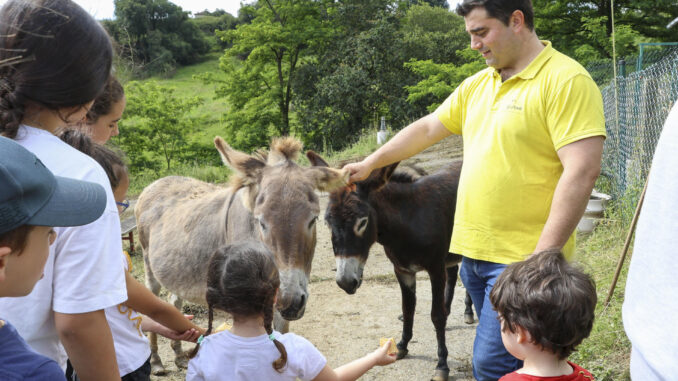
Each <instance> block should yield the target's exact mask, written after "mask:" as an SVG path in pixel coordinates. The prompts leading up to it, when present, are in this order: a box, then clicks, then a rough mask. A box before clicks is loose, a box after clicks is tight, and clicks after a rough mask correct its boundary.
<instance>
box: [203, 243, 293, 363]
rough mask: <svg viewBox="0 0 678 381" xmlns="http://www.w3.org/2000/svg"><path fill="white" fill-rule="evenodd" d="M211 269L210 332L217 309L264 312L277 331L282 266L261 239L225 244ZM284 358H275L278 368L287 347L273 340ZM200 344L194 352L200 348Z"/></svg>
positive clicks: (268, 325) (267, 322)
mask: <svg viewBox="0 0 678 381" xmlns="http://www.w3.org/2000/svg"><path fill="white" fill-rule="evenodd" d="M208 268H209V270H208V273H207V294H206V297H207V305H208V306H209V312H208V316H209V319H208V326H207V333H206V335H209V334H210V333H211V332H212V317H213V309H214V308H217V309H220V310H222V311H225V312H228V313H229V314H231V315H235V316H254V315H263V317H264V328H265V329H266V332H267V333H268V334H269V335H270V334H272V333H273V328H272V322H273V301H274V299H275V294H276V290H277V289H278V287H280V276H279V274H278V268H277V266H276V265H275V262H274V261H273V254H271V252H270V251H269V250H268V248H266V246H264V244H262V243H261V242H255V241H246V242H242V243H237V244H233V245H227V246H222V247H221V248H219V249H217V251H216V252H215V253H214V254H213V255H212V258H211V259H210V262H209V266H208ZM273 343H274V344H275V346H276V348H278V351H280V358H278V359H277V360H276V361H274V362H273V368H274V369H275V370H277V371H278V372H281V371H282V369H283V368H284V367H285V365H286V364H287V351H286V350H285V346H284V345H283V344H282V343H281V342H279V341H278V340H273ZM199 347H200V344H198V345H197V346H196V348H195V350H194V351H193V353H192V354H191V357H193V356H195V355H196V354H197V352H198V349H199Z"/></svg>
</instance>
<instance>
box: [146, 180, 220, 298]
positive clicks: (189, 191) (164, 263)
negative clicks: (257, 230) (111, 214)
mask: <svg viewBox="0 0 678 381" xmlns="http://www.w3.org/2000/svg"><path fill="white" fill-rule="evenodd" d="M232 194H233V192H232V191H231V190H230V189H227V188H222V187H219V186H215V185H212V184H209V183H205V182H203V181H199V180H196V179H192V178H188V177H178V176H170V177H165V178H162V179H160V180H157V181H155V182H154V183H153V184H151V185H149V186H148V187H146V189H144V191H143V192H142V193H141V196H139V200H138V202H137V205H136V207H135V215H136V219H137V228H138V231H139V241H140V243H141V247H142V250H143V255H144V264H145V266H146V281H147V283H148V286H149V287H150V288H151V289H152V290H153V291H155V289H159V287H160V286H161V285H162V286H163V287H165V288H166V289H167V290H169V291H170V292H172V293H173V294H175V295H176V296H178V297H180V298H182V299H186V300H189V301H191V302H193V303H200V304H204V303H205V288H206V276H207V275H206V271H205V269H206V265H207V263H208V261H209V258H210V256H211V255H212V253H213V252H214V251H215V250H216V249H217V248H218V247H219V246H221V245H223V244H224V243H226V237H225V220H226V215H225V214H226V210H225V205H226V204H227V203H228V200H229V199H230V198H231V196H232Z"/></svg>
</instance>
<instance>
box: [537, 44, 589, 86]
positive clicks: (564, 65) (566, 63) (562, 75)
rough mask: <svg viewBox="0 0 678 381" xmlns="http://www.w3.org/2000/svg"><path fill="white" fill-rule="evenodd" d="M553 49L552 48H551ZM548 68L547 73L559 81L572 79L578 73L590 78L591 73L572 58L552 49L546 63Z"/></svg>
mask: <svg viewBox="0 0 678 381" xmlns="http://www.w3.org/2000/svg"><path fill="white" fill-rule="evenodd" d="M552 49H553V48H552ZM546 65H547V66H548V67H549V70H548V71H547V73H548V74H549V76H551V77H555V78H557V79H559V80H561V81H566V80H569V79H572V78H574V77H576V76H578V75H583V76H585V77H587V78H589V79H591V74H589V72H588V71H587V70H586V68H584V66H582V65H581V64H580V63H579V62H578V61H577V60H575V59H574V58H572V57H570V56H568V55H566V54H564V53H561V52H559V51H558V50H556V49H553V53H552V54H551V57H550V59H549V60H548V62H547V64H546Z"/></svg>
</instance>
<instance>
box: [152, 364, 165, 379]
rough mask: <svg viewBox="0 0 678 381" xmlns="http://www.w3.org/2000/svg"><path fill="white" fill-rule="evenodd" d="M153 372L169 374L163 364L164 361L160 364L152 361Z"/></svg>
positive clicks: (153, 373) (156, 374) (161, 374)
mask: <svg viewBox="0 0 678 381" xmlns="http://www.w3.org/2000/svg"><path fill="white" fill-rule="evenodd" d="M151 374H152V375H154V376H164V375H166V374H167V370H166V369H165V367H164V366H163V365H162V363H160V364H153V363H151Z"/></svg>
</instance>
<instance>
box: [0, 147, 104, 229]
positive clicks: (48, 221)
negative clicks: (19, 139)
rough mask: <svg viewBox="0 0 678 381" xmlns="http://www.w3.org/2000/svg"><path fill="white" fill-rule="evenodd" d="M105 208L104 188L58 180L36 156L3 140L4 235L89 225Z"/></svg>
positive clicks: (0, 191)
mask: <svg viewBox="0 0 678 381" xmlns="http://www.w3.org/2000/svg"><path fill="white" fill-rule="evenodd" d="M105 208H106V191H105V190H104V188H103V187H102V186H101V185H99V184H95V183H90V182H87V181H81V180H74V179H69V178H66V177H60V176H54V175H53V174H52V172H50V170H49V169H47V167H45V165H44V164H43V163H42V162H41V161H40V159H38V158H37V157H36V156H35V155H34V154H33V153H31V152H30V151H28V150H27V149H25V148H24V147H22V146H21V145H20V144H18V143H16V142H15V141H13V140H11V139H7V138H5V137H0V234H4V233H7V232H9V231H12V230H14V229H16V228H18V227H20V226H22V225H37V226H79V225H86V224H88V223H90V222H93V221H94V220H96V219H97V218H99V217H100V216H101V215H102V214H103V212H104V209H105Z"/></svg>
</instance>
